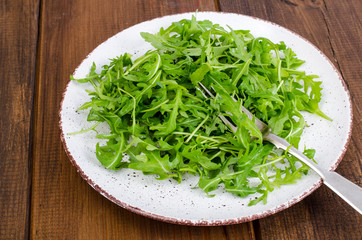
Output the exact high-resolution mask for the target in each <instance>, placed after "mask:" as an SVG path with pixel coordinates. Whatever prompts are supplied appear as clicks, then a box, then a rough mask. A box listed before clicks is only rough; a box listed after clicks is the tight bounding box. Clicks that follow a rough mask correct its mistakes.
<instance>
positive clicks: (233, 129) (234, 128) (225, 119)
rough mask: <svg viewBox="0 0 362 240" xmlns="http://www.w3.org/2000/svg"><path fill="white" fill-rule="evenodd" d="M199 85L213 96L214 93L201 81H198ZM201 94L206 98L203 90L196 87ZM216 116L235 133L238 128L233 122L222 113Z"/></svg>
mask: <svg viewBox="0 0 362 240" xmlns="http://www.w3.org/2000/svg"><path fill="white" fill-rule="evenodd" d="M199 85H200V86H201V87H202V89H203V90H204V91H205V92H206V94H207V95H209V96H210V97H212V98H215V96H214V94H212V93H211V92H210V91H209V89H207V88H206V87H205V86H204V85H203V84H202V83H200V82H199ZM197 89H198V90H199V91H200V92H201V93H202V95H204V97H205V98H208V97H207V96H206V95H205V93H204V91H201V89H199V88H197ZM218 117H219V118H220V119H221V121H223V123H225V124H226V125H227V126H229V127H230V128H231V130H232V131H233V132H234V133H236V130H237V129H238V128H237V127H236V126H235V125H234V124H232V123H231V122H230V121H229V120H228V119H227V118H226V117H225V116H224V115H221V114H219V115H218Z"/></svg>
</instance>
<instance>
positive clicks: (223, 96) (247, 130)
mask: <svg viewBox="0 0 362 240" xmlns="http://www.w3.org/2000/svg"><path fill="white" fill-rule="evenodd" d="M141 36H142V37H143V38H144V39H145V41H147V42H149V43H151V44H152V46H153V47H154V48H155V50H151V51H149V52H147V53H146V54H144V55H143V56H141V57H139V58H137V59H136V60H134V61H133V60H132V59H131V55H130V54H127V53H126V54H123V55H121V56H119V57H117V58H115V59H111V62H110V64H109V65H105V66H103V67H102V70H101V73H99V74H98V73H96V66H95V64H93V66H92V68H91V70H90V73H89V75H88V76H87V77H86V78H84V79H74V78H73V76H71V79H72V80H76V81H78V82H80V83H88V82H89V83H91V84H92V85H93V88H94V90H87V91H88V93H89V95H90V96H91V100H90V101H89V102H86V103H84V105H83V106H81V107H80V108H79V109H78V111H79V110H84V109H90V111H89V115H88V118H87V120H88V121H95V122H96V124H95V125H93V126H92V127H91V128H89V129H86V130H82V131H80V132H86V131H89V130H96V127H97V126H98V124H100V123H101V122H106V123H107V124H108V125H109V127H110V132H109V133H108V134H98V132H97V138H99V139H103V141H104V139H105V140H106V144H105V145H100V144H99V143H98V144H97V146H96V156H97V158H98V160H99V161H100V162H101V163H102V164H103V165H104V166H105V167H106V168H108V169H112V170H119V169H122V168H131V169H135V170H140V171H142V172H143V173H144V174H155V175H157V176H156V177H157V179H159V180H162V179H168V178H173V179H175V180H176V181H177V182H181V180H182V176H183V175H184V174H185V173H189V174H193V175H197V176H199V182H198V187H200V188H201V189H202V190H203V191H205V192H206V193H207V194H208V195H209V193H210V192H211V191H213V190H215V189H216V188H218V187H219V186H220V185H223V186H224V188H225V190H226V191H228V192H230V193H233V194H236V195H238V196H240V197H245V196H248V195H250V194H254V193H260V195H259V197H258V198H256V199H254V200H252V201H251V202H250V203H249V205H254V204H256V203H258V202H260V201H263V202H264V203H266V200H267V195H268V192H271V191H273V189H274V188H275V187H280V185H282V184H291V183H295V182H296V180H297V179H299V178H301V177H302V175H303V174H306V173H307V172H308V170H309V168H308V167H307V166H306V165H304V164H303V163H297V161H298V160H297V159H296V158H294V157H293V156H291V155H289V154H288V152H287V151H280V150H277V149H276V148H275V147H274V146H273V145H271V144H270V143H267V142H263V139H262V133H261V132H260V131H259V129H258V128H257V127H256V125H255V123H254V122H253V121H252V120H250V119H248V118H247V116H246V114H245V113H243V112H242V111H241V106H242V105H243V106H244V107H246V108H247V109H249V110H250V111H251V112H252V113H253V114H254V115H255V116H256V117H257V118H259V119H261V120H262V121H264V122H265V123H267V124H268V125H269V126H270V128H271V129H272V131H273V132H274V133H275V134H277V135H279V136H281V137H283V138H285V139H287V141H289V142H290V143H291V144H292V145H294V146H295V147H298V144H299V141H300V137H301V134H302V132H303V129H304V127H305V125H306V123H305V121H304V119H303V116H302V115H301V113H300V111H308V112H311V113H315V114H318V115H320V116H321V117H324V118H327V119H328V117H327V116H326V115H324V114H323V113H322V112H321V110H320V109H319V107H318V103H319V101H320V100H321V87H320V85H321V82H318V81H315V80H314V79H315V78H317V77H318V76H315V75H306V73H305V72H303V71H298V70H296V69H297V68H298V67H299V66H300V65H302V64H303V63H304V61H302V60H300V59H298V58H297V57H296V54H295V53H294V52H293V51H292V50H291V49H290V48H288V47H287V46H286V45H285V44H284V43H283V42H280V43H278V44H276V43H273V42H271V41H270V40H268V39H266V38H262V37H258V38H255V37H253V35H251V34H250V32H249V31H247V30H233V29H231V28H229V27H228V29H225V28H223V27H221V26H219V25H218V24H213V23H212V22H210V21H208V20H205V21H197V20H196V18H195V17H194V16H193V17H192V19H191V20H187V19H184V20H181V21H179V22H174V23H172V25H170V26H169V27H168V28H166V29H163V28H161V29H160V31H159V32H158V33H157V34H150V33H145V32H143V33H141ZM198 82H202V83H203V84H204V85H205V86H207V87H208V88H209V89H213V91H215V94H216V97H215V98H214V99H212V98H206V97H205V96H204V95H203V93H202V92H201V90H200V89H198ZM232 97H233V98H235V99H237V102H235V101H233V99H232ZM227 113H228V114H227ZM220 114H222V115H225V116H227V117H228V118H229V119H230V120H231V121H232V122H233V124H234V125H235V126H237V131H236V132H233V131H232V130H231V129H230V128H229V127H228V126H227V125H225V124H224V123H223V122H222V121H221V120H220V118H219V117H218V115H220ZM230 114H231V115H230ZM78 133H79V132H78ZM304 153H305V154H306V155H307V156H308V157H310V158H313V156H314V150H312V149H309V150H305V151H304ZM125 154H127V155H128V156H129V159H126V158H125V157H124V156H125ZM251 179H254V181H253V183H251V182H252V181H251Z"/></svg>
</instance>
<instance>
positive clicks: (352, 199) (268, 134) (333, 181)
mask: <svg viewBox="0 0 362 240" xmlns="http://www.w3.org/2000/svg"><path fill="white" fill-rule="evenodd" d="M199 85H200V87H201V88H202V89H203V90H204V91H205V93H206V94H207V95H208V96H209V97H211V98H215V96H214V94H212V93H211V92H210V91H209V89H207V88H206V87H205V86H204V85H203V84H202V83H200V82H199ZM200 91H201V90H200ZM201 92H202V91H201ZM202 93H203V92H202ZM203 95H204V96H205V97H206V98H208V97H207V96H206V95H205V94H204V93H203ZM233 100H234V101H236V100H235V99H234V98H233ZM242 111H243V112H244V113H245V114H246V115H247V116H248V118H249V119H251V120H253V114H252V113H251V112H249V110H247V109H246V108H245V107H244V106H243V107H242ZM219 117H220V119H221V120H222V121H223V122H224V123H225V124H226V125H228V126H229V127H230V128H231V129H232V130H233V131H234V133H235V132H236V129H237V128H236V126H235V125H233V124H232V123H231V122H230V121H229V120H228V119H227V118H226V117H225V116H223V115H221V114H220V115H219ZM254 120H255V124H256V126H257V127H258V128H259V130H260V131H261V133H262V134H263V140H265V141H268V142H270V143H272V144H274V145H275V146H276V147H277V148H281V149H283V150H286V149H287V148H289V147H290V145H291V144H290V143H288V142H287V141H286V140H285V139H284V138H281V137H279V136H277V135H275V134H273V133H272V131H271V129H270V128H269V126H268V125H267V124H265V123H264V122H262V121H261V120H260V119H258V118H256V117H254ZM288 152H289V153H290V154H292V155H293V156H295V157H296V158H298V159H299V160H300V161H302V162H304V163H305V164H306V165H308V166H309V167H310V168H311V169H313V170H314V171H315V172H316V173H317V174H319V176H320V177H321V178H322V179H323V182H324V184H325V185H327V186H328V187H329V188H330V189H331V190H332V191H334V192H335V193H337V194H338V195H339V196H340V197H341V198H342V199H343V200H345V201H346V202H347V203H348V204H349V205H351V206H352V207H353V208H354V209H355V210H357V211H358V212H359V213H360V214H362V188H361V187H359V186H357V185H356V184H354V183H352V182H350V181H349V180H347V179H346V178H344V177H342V176H341V175H339V174H338V173H335V172H331V171H327V170H324V169H321V168H320V167H319V166H318V165H317V164H316V163H314V162H313V161H312V160H311V159H309V158H307V157H306V156H305V155H304V154H303V153H302V152H300V151H299V150H298V149H296V148H295V147H293V146H291V147H290V148H289V151H288Z"/></svg>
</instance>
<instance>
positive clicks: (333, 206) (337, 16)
mask: <svg viewBox="0 0 362 240" xmlns="http://www.w3.org/2000/svg"><path fill="white" fill-rule="evenodd" d="M220 10H221V11H232V12H238V13H242V14H247V15H252V16H256V17H259V18H262V19H266V20H269V21H273V22H275V23H278V24H279V25H282V26H284V27H286V28H289V29H291V30H293V31H295V32H297V33H298V34H300V35H302V36H303V37H305V38H306V39H308V40H309V41H311V42H312V43H314V44H315V45H316V46H317V47H318V48H319V49H321V50H322V51H323V52H324V53H325V54H326V55H327V57H329V59H330V60H331V61H332V62H333V63H334V65H335V66H336V67H337V68H338V69H339V71H340V72H341V74H342V76H343V78H344V80H345V81H346V83H347V85H348V86H349V90H350V93H351V96H352V104H353V111H354V118H353V122H354V123H353V124H354V128H353V132H352V138H351V142H350V144H349V147H348V150H347V152H346V155H345V157H344V159H343V161H342V163H341V164H340V166H339V167H338V169H337V172H339V173H340V174H341V175H343V176H345V177H346V178H348V179H350V180H351V181H353V182H354V183H356V184H358V185H360V186H361V185H362V179H361V176H362V173H361V165H362V164H361V163H362V162H361V153H360V149H361V147H362V144H361V138H360V136H361V133H362V131H361V127H360V122H361V114H360V109H359V106H360V103H361V95H362V88H361V69H360V66H361V60H360V54H361V50H360V47H357V46H360V42H361V21H359V20H358V19H361V13H362V11H361V10H362V3H361V1H348V2H343V1H331V0H325V1H320V0H314V1H309V0H305V1H303V0H281V1H262V0H256V1H255V0H254V1H252V0H248V1H220ZM356 47H357V48H356ZM255 224H256V225H257V226H258V231H259V232H257V233H256V235H257V237H258V238H261V239H263V240H264V239H361V237H362V229H361V227H360V226H362V217H361V216H360V215H359V214H358V213H357V212H355V211H354V210H353V209H352V208H351V207H350V206H348V205H347V204H346V203H345V202H343V200H341V199H340V198H339V197H337V196H336V195H335V194H334V193H333V192H331V190H329V189H328V188H327V187H325V186H322V187H321V188H320V189H318V190H317V191H316V192H315V193H313V194H312V195H311V196H309V197H307V198H306V199H305V200H303V201H302V202H300V203H298V204H296V205H295V206H293V207H291V208H289V209H287V210H285V211H283V212H281V213H278V214H275V215H273V216H270V217H267V218H265V219H261V220H259V221H257V222H256V223H255Z"/></svg>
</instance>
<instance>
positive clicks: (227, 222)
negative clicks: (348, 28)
mask: <svg viewBox="0 0 362 240" xmlns="http://www.w3.org/2000/svg"><path fill="white" fill-rule="evenodd" d="M193 13H194V12H184V13H179V14H173V15H167V16H163V17H159V18H154V19H150V20H148V21H144V22H141V23H138V24H136V25H133V26H131V27H129V28H132V27H134V26H137V25H140V24H144V23H147V22H151V21H153V20H155V19H161V18H166V17H169V16H178V15H184V14H193ZM199 13H213V14H215V13H216V14H228V15H230V14H231V15H239V16H243V17H247V18H252V19H255V20H257V21H261V22H265V23H267V24H271V25H274V26H277V27H279V28H282V29H284V30H287V31H289V32H291V33H292V34H294V35H295V36H296V37H299V38H301V39H302V40H303V41H305V42H307V43H308V44H309V45H310V46H311V47H313V48H314V49H315V50H317V51H318V52H319V54H320V55H321V56H322V57H323V58H324V59H325V60H326V61H327V62H328V63H329V65H330V66H332V68H333V70H334V72H335V73H336V74H337V75H338V79H339V80H340V81H341V84H342V86H343V88H344V90H345V92H346V93H347V96H348V101H349V111H350V116H351V119H350V128H349V131H348V136H347V140H346V142H345V144H344V146H343V149H342V153H341V154H340V156H339V157H338V159H337V161H336V162H335V163H334V164H333V165H332V166H331V168H330V171H334V170H335V169H336V168H337V166H338V165H339V163H340V162H341V161H342V159H343V157H344V155H345V153H346V151H347V147H348V144H349V142H350V139H351V135H352V128H353V121H352V119H353V111H352V101H351V95H350V93H349V90H348V88H347V85H346V83H345V81H344V80H343V78H342V76H341V74H340V72H339V71H338V69H337V68H336V67H335V65H334V64H333V63H332V62H331V61H330V60H329V58H328V57H327V56H326V55H325V54H324V53H323V52H322V51H321V50H319V49H318V48H317V47H316V46H315V45H314V44H313V43H311V42H310V41H309V40H307V39H306V38H304V37H302V36H300V35H299V34H297V33H295V32H294V31H292V30H290V29H287V28H285V27H282V26H280V25H278V24H276V23H273V22H270V21H267V20H264V19H260V18H257V17H253V16H248V15H244V14H237V13H229V12H225V13H224V12H212V11H205V12H199ZM129 28H126V29H123V30H122V31H124V30H127V29H129ZM112 37H113V36H111V37H110V38H112ZM110 38H108V39H110ZM108 39H107V40H106V41H104V42H103V43H105V42H107V41H108ZM103 43H102V44H103ZM93 51H94V50H92V52H93ZM92 52H90V53H89V54H88V56H87V57H86V58H85V59H83V61H82V62H81V63H80V64H79V65H78V67H79V66H80V65H82V63H83V62H84V61H85V60H86V59H87V58H88V57H89V56H90V55H91V53H92ZM78 67H77V68H76V69H78ZM69 84H70V81H69V82H68V84H67V85H66V88H65V91H64V92H63V95H62V100H61V102H60V109H59V112H58V115H59V128H60V130H61V134H60V138H61V142H62V144H63V147H64V150H65V152H66V154H67V156H68V158H69V160H70V162H71V163H72V165H73V166H74V167H75V168H76V170H77V172H78V173H79V174H80V175H81V177H82V178H83V179H84V180H85V181H86V182H87V183H88V184H89V185H90V186H91V187H93V188H94V189H95V190H96V191H97V192H99V193H100V194H101V195H103V196H104V197H105V198H107V199H108V200H110V201H112V202H113V203H115V204H117V205H119V206H120V207H122V208H124V209H126V210H129V211H131V212H134V213H137V214H139V215H142V216H145V217H149V218H151V219H155V220H159V221H164V222H168V223H173V224H181V225H192V226H221V225H231V224H239V223H243V222H248V221H252V220H256V219H260V218H264V217H267V216H270V215H272V214H275V213H277V212H280V211H282V210H284V209H286V208H289V207H291V206H292V205H294V204H296V203H298V202H300V201H301V200H303V199H304V198H305V197H307V196H308V195H310V194H311V193H312V192H313V191H315V190H316V189H317V188H319V187H320V186H321V185H322V179H320V180H319V181H318V182H316V183H315V184H313V185H312V186H311V187H310V188H309V189H307V190H306V191H304V192H303V193H301V194H300V195H299V196H297V197H295V198H293V199H291V200H289V201H287V202H286V203H284V204H281V205H279V206H277V207H274V208H272V209H269V210H267V211H265V212H262V213H260V214H253V215H250V216H247V217H241V218H236V219H225V220H217V221H213V222H209V221H207V220H200V221H197V222H194V221H191V220H186V219H177V218H171V217H165V216H161V215H157V214H154V213H150V212H147V211H144V210H142V209H140V208H137V207H134V206H131V205H129V204H127V203H125V202H122V201H120V200H118V199H117V198H115V197H114V196H112V195H111V194H109V193H108V192H107V191H105V190H104V189H102V188H101V187H100V186H98V185H97V184H96V183H95V182H94V181H93V180H92V179H91V178H90V177H89V176H87V175H86V174H85V173H84V171H83V170H82V169H81V167H80V166H79V165H78V164H77V162H76V161H75V159H74V157H73V156H72V154H71V153H70V151H69V148H68V146H67V143H66V140H65V136H64V131H63V127H62V116H61V112H62V109H63V101H64V98H65V93H66V89H67V88H68V86H69Z"/></svg>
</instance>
